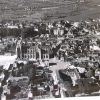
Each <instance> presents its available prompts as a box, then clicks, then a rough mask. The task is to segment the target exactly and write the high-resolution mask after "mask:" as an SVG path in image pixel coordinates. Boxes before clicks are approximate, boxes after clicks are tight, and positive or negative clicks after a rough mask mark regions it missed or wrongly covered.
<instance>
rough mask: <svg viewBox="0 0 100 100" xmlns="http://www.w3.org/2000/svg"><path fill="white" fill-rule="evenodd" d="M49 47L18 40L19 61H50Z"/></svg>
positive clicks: (17, 52)
mask: <svg viewBox="0 0 100 100" xmlns="http://www.w3.org/2000/svg"><path fill="white" fill-rule="evenodd" d="M49 47H50V46H49V45H46V44H45V45H44V44H43V45H42V44H41V45H40V44H38V43H37V42H33V41H24V40H18V42H17V46H16V54H17V59H20V60H31V59H33V60H49V54H50V48H49Z"/></svg>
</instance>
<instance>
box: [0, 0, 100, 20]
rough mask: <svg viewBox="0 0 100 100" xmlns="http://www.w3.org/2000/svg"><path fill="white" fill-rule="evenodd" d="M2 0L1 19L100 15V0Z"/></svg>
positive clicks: (83, 17) (78, 18) (79, 17)
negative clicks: (79, 0) (77, 0)
mask: <svg viewBox="0 0 100 100" xmlns="http://www.w3.org/2000/svg"><path fill="white" fill-rule="evenodd" d="M85 1H86V2H85V3H84V2H81V3H80V4H79V5H78V4H77V3H76V0H0V21H1V20H2V19H7V20H8V19H12V20H20V21H25V20H27V21H54V20H60V19H65V20H73V21H77V20H84V19H87V18H89V17H90V18H99V17H100V10H99V9H100V0H85Z"/></svg>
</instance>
